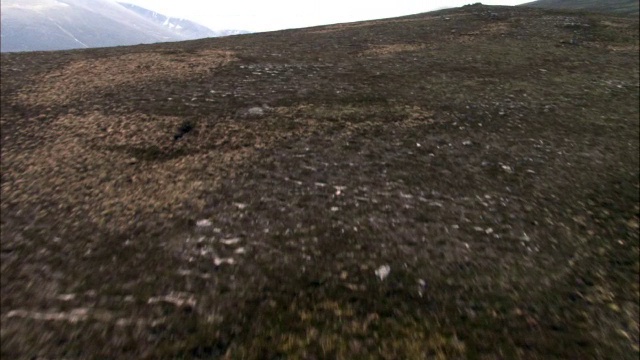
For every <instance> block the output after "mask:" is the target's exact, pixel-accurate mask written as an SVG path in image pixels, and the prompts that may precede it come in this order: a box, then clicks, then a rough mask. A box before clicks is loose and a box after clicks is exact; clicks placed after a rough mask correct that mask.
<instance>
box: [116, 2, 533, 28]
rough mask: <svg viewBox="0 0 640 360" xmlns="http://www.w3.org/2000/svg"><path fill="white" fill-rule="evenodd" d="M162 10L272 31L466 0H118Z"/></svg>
mask: <svg viewBox="0 0 640 360" xmlns="http://www.w3.org/2000/svg"><path fill="white" fill-rule="evenodd" d="M118 1H120V2H128V3H131V4H136V5H139V6H142V7H144V8H147V9H150V10H154V11H156V12H159V13H161V14H164V15H167V16H172V17H182V18H185V19H188V20H192V21H195V22H197V23H200V24H202V25H205V26H207V27H209V28H211V29H213V30H222V29H236V30H249V31H269V30H281V29H289V28H298V27H308V26H314V25H325V24H335V23H341V22H350V21H359V20H370V19H381V18H387V17H394V16H401V15H409V14H416V13H421V12H425V11H431V10H437V9H442V8H445V7H457V6H462V5H466V4H470V3H473V2H477V1H469V0H467V1H464V0H452V1H443V0H433V1H429V0H373V1H371V0H369V1H366V0H323V1H313V2H312V1H300V0H270V1H261V0H218V1H203V0H118ZM528 1H530V0H525V1H522V0H502V1H482V3H483V4H487V5H517V4H522V3H525V2H528Z"/></svg>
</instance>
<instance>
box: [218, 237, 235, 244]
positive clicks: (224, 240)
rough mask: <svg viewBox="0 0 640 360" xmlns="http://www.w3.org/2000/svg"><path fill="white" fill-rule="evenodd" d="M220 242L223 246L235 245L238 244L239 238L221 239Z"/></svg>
mask: <svg viewBox="0 0 640 360" xmlns="http://www.w3.org/2000/svg"><path fill="white" fill-rule="evenodd" d="M220 242H221V243H223V244H225V245H235V244H237V243H239V242H240V238H231V239H223V240H220Z"/></svg>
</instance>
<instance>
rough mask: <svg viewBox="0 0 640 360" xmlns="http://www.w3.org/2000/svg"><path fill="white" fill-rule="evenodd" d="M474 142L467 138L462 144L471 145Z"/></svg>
mask: <svg viewBox="0 0 640 360" xmlns="http://www.w3.org/2000/svg"><path fill="white" fill-rule="evenodd" d="M471 144H472V142H471V140H465V141H463V142H462V145H464V146H470V145H471Z"/></svg>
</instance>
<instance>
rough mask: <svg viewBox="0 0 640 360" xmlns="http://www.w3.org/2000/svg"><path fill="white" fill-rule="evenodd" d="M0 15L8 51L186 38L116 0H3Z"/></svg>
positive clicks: (0, 48) (3, 50)
mask: <svg viewBox="0 0 640 360" xmlns="http://www.w3.org/2000/svg"><path fill="white" fill-rule="evenodd" d="M0 14H1V26H2V27H1V31H0V35H1V42H0V44H1V46H0V50H1V51H2V52H6V51H33V50H63V49H74V48H89V47H103V46H117V45H135V44H140V43H155V42H163V41H180V40H185V39H186V38H185V37H184V36H183V35H180V34H179V33H176V32H173V31H171V30H170V29H167V28H165V27H162V26H159V25H158V24H156V23H154V22H151V21H149V20H147V19H145V18H144V17H142V16H140V15H138V14H136V13H135V12H133V11H130V10H128V9H127V8H125V7H123V6H122V5H120V4H118V3H117V2H115V1H112V0H2V8H1V13H0Z"/></svg>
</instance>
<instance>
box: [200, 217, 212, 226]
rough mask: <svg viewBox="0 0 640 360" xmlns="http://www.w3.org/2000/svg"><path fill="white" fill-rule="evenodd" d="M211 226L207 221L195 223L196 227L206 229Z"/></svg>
mask: <svg viewBox="0 0 640 360" xmlns="http://www.w3.org/2000/svg"><path fill="white" fill-rule="evenodd" d="M211 225H213V224H212V223H211V220H208V219H202V220H198V222H196V226H198V227H208V226H211Z"/></svg>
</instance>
